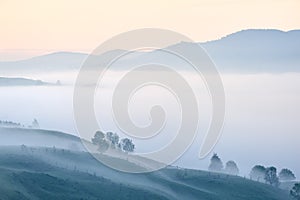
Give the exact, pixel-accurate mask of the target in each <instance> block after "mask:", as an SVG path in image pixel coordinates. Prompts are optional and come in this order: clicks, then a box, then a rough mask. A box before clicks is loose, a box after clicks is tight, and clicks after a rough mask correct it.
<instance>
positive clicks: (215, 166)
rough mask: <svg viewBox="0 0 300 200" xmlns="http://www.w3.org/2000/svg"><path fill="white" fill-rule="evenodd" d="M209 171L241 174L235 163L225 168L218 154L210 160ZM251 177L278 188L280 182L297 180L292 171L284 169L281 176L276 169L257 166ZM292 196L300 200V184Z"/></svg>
mask: <svg viewBox="0 0 300 200" xmlns="http://www.w3.org/2000/svg"><path fill="white" fill-rule="evenodd" d="M208 170H209V171H213V172H221V173H226V174H231V175H238V174H239V169H238V166H237V164H236V163H235V162H234V161H232V160H230V161H228V162H227V163H226V165H225V168H224V165H223V162H222V160H221V158H220V157H219V156H218V155H217V154H216V153H214V154H213V156H212V157H211V159H210V164H209V167H208ZM249 176H250V179H251V180H255V181H259V182H262V181H264V182H265V183H268V184H270V185H272V186H275V187H278V186H279V184H280V182H284V181H294V180H296V176H295V174H294V173H293V172H292V171H291V170H290V169H287V168H284V169H282V170H281V171H280V172H279V174H277V168H276V167H274V166H271V167H265V166H263V165H255V166H254V167H253V168H252V169H251V171H250V174H249ZM290 195H291V196H292V197H293V198H294V199H297V200H300V183H296V184H295V185H294V187H293V188H292V190H291V191H290Z"/></svg>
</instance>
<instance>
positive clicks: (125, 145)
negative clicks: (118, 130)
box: [121, 138, 135, 152]
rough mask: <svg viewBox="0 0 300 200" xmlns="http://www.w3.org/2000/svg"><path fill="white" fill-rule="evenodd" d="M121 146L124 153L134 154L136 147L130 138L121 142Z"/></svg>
mask: <svg viewBox="0 0 300 200" xmlns="http://www.w3.org/2000/svg"><path fill="white" fill-rule="evenodd" d="M121 146H122V149H123V151H125V152H133V151H134V148H135V145H134V144H133V142H132V140H130V139H128V138H124V139H122V140H121Z"/></svg>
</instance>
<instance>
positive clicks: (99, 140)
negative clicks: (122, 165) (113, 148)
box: [92, 131, 109, 153]
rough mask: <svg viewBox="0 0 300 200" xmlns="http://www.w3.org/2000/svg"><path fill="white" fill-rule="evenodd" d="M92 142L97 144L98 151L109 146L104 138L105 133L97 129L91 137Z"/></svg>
mask: <svg viewBox="0 0 300 200" xmlns="http://www.w3.org/2000/svg"><path fill="white" fill-rule="evenodd" d="M92 143H93V144H95V145H97V146H98V151H100V152H101V153H103V152H105V151H106V150H107V149H108V148H109V143H108V142H107V141H106V140H105V135H104V133H103V132H101V131H97V132H96V133H95V135H94V137H93V138H92Z"/></svg>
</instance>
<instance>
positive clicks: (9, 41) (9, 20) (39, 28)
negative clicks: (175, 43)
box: [0, 0, 300, 60]
mask: <svg viewBox="0 0 300 200" xmlns="http://www.w3.org/2000/svg"><path fill="white" fill-rule="evenodd" d="M299 10H300V0H265V1H263V0H262V1H260V0H181V1H179V0H173V1H166V0H165V1H164V0H151V1H145V0H125V1H124V0H123V1H121V0H120V1H116V0H109V1H101V0H85V1H83V0H82V1H81V0H51V1H50V0H49V1H41V0H26V1H21V0H19V1H17V0H0V27H1V30H0V45H1V46H0V54H1V53H2V57H1V58H0V59H2V60H3V59H4V60H5V59H10V56H11V55H14V56H16V55H18V54H20V55H19V56H21V55H22V54H28V55H34V54H39V53H43V52H51V51H64V50H66V51H86V52H89V51H91V50H92V49H94V48H95V47H96V46H98V45H99V44H100V43H101V42H103V41H104V40H106V39H108V38H110V37H111V36H113V35H116V34H118V33H122V32H124V31H128V30H132V29H137V28H145V27H155V28H166V29H170V30H174V31H177V32H180V33H183V34H185V35H187V36H189V37H190V38H192V39H193V40H195V41H207V40H213V39H217V38H220V37H221V36H224V35H227V34H230V33H232V32H236V31H239V30H242V29H249V28H274V29H281V30H291V29H299V28H300V12H299ZM5 56H7V57H5Z"/></svg>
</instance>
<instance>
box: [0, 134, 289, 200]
mask: <svg viewBox="0 0 300 200" xmlns="http://www.w3.org/2000/svg"><path fill="white" fill-rule="evenodd" d="M22 134H23V136H22ZM0 136H1V138H2V139H1V145H0V199H199V200H208V199H210V200H226V199H228V200H242V199H243V200H248V199H249V200H250V199H251V200H253V199H257V200H260V199H261V200H268V199H272V200H288V199H289V196H288V191H285V190H281V189H278V188H274V187H271V186H270V185H266V184H263V183H258V182H255V181H251V180H247V179H245V178H242V177H238V176H230V175H225V174H217V173H211V172H205V171H200V170H191V169H181V168H177V167H171V166H170V167H167V168H165V169H162V170H159V171H155V172H151V173H141V174H130V173H124V172H119V171H116V170H114V169H111V168H109V167H107V166H105V165H103V164H101V163H99V162H98V161H97V160H96V159H95V158H94V157H93V156H91V154H89V153H88V152H86V151H85V150H84V148H83V147H82V146H80V144H81V143H80V139H79V138H77V137H76V136H72V135H68V134H65V133H61V132H54V131H46V130H32V129H20V128H14V129H10V128H1V129H0ZM26 138H27V139H26ZM70 144H76V145H77V147H78V148H74V146H73V147H72V146H70ZM99 156H102V157H103V158H105V159H110V160H114V161H115V162H118V163H120V164H122V165H128V167H137V168H138V167H142V166H139V165H138V163H136V162H135V161H134V160H133V159H131V158H129V159H122V158H117V157H114V158H113V157H109V156H107V155H105V154H101V155H99Z"/></svg>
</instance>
